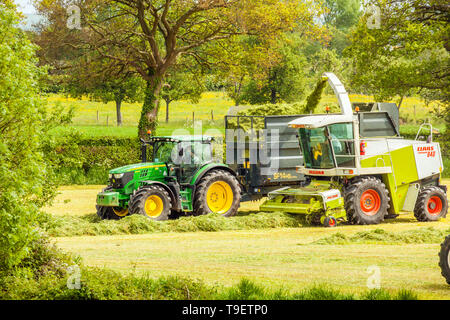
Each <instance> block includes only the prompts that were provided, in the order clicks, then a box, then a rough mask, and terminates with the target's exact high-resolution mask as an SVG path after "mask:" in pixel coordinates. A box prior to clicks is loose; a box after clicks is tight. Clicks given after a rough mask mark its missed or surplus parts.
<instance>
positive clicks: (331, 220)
mask: <svg viewBox="0 0 450 320" xmlns="http://www.w3.org/2000/svg"><path fill="white" fill-rule="evenodd" d="M323 225H324V226H325V227H326V228H336V227H337V220H336V218H335V217H326V218H325V220H324V221H323Z"/></svg>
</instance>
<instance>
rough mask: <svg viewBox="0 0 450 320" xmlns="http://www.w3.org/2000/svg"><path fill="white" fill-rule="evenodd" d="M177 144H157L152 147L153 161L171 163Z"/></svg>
mask: <svg viewBox="0 0 450 320" xmlns="http://www.w3.org/2000/svg"><path fill="white" fill-rule="evenodd" d="M177 146H178V143H177V142H166V141H164V142H158V143H156V144H155V146H154V154H153V160H154V161H155V162H164V163H172V162H173V160H172V153H173V152H174V150H176V149H177Z"/></svg>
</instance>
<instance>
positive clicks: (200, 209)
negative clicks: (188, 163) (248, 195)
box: [194, 170, 241, 218]
mask: <svg viewBox="0 0 450 320" xmlns="http://www.w3.org/2000/svg"><path fill="white" fill-rule="evenodd" d="M220 182H223V183H225V184H226V185H228V186H229V187H230V188H231V193H232V194H233V198H232V201H230V202H231V204H229V205H225V208H224V210H226V212H220V211H219V212H217V213H220V214H221V215H222V216H224V217H227V218H228V217H232V216H235V215H236V214H237V213H238V210H239V206H240V204H241V186H240V184H239V181H238V180H237V178H236V177H235V176H234V175H232V174H231V173H229V172H227V171H224V170H214V171H212V172H210V173H208V174H206V175H205V177H203V178H202V180H201V181H200V182H199V184H198V185H197V189H196V192H195V197H194V215H195V216H201V215H207V214H211V213H215V212H214V211H213V210H212V209H211V208H210V207H209V205H208V199H207V195H208V191H209V189H210V188H211V186H213V185H214V184H216V183H220ZM227 197H228V195H227ZM226 201H228V200H226ZM228 207H229V209H228ZM227 209H228V210H227Z"/></svg>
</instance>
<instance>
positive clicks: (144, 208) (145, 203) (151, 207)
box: [130, 186, 172, 221]
mask: <svg viewBox="0 0 450 320" xmlns="http://www.w3.org/2000/svg"><path fill="white" fill-rule="evenodd" d="M171 210H172V201H171V199H170V195H169V193H168V192H167V191H166V190H164V189H163V188H162V187H159V186H148V187H142V188H140V189H139V190H137V191H136V193H134V194H133V195H132V196H131V199H130V214H140V215H143V216H145V217H147V218H149V219H151V220H154V221H165V220H168V219H169V216H170V213H171Z"/></svg>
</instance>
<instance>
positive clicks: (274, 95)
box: [270, 88, 277, 104]
mask: <svg viewBox="0 0 450 320" xmlns="http://www.w3.org/2000/svg"><path fill="white" fill-rule="evenodd" d="M270 102H271V103H272V104H276V103H277V90H276V89H274V88H272V89H271V92H270Z"/></svg>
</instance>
